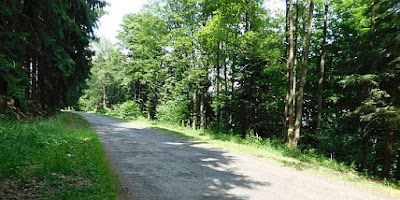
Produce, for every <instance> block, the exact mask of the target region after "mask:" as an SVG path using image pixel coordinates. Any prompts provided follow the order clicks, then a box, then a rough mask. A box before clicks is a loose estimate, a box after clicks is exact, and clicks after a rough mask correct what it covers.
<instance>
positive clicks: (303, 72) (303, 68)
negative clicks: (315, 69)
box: [289, 0, 314, 149]
mask: <svg viewBox="0 0 400 200" xmlns="http://www.w3.org/2000/svg"><path fill="white" fill-rule="evenodd" d="M303 8H304V9H305V3H303ZM313 11H314V0H311V1H310V9H309V13H308V29H307V35H303V37H305V38H303V45H304V47H303V55H302V56H303V58H302V66H301V76H300V86H299V92H298V97H297V107H296V122H295V125H294V126H295V131H294V136H293V139H292V141H291V143H289V147H290V148H292V149H293V148H297V143H298V141H299V138H300V127H301V119H302V115H303V97H304V87H305V83H306V78H307V67H308V54H309V48H310V40H311V31H312V23H313ZM303 18H304V17H303ZM303 23H305V21H304V22H303Z"/></svg>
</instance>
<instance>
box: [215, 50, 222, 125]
mask: <svg viewBox="0 0 400 200" xmlns="http://www.w3.org/2000/svg"><path fill="white" fill-rule="evenodd" d="M217 47H218V48H217V51H218V52H217V66H216V67H217V69H216V70H217V76H216V77H215V79H216V80H215V82H216V90H217V91H216V92H217V94H216V99H217V127H220V126H221V106H220V99H219V95H220V94H219V92H220V71H221V65H220V63H221V62H220V49H221V48H220V43H218V46H217Z"/></svg>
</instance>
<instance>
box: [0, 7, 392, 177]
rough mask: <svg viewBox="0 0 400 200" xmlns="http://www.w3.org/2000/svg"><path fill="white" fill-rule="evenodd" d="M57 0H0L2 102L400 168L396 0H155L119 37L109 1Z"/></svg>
mask: <svg viewBox="0 0 400 200" xmlns="http://www.w3.org/2000/svg"><path fill="white" fill-rule="evenodd" d="M29 2H31V4H29ZM47 2H48V3H49V4H51V5H46V4H42V3H38V2H37V1H24V2H23V3H22V2H21V1H16V0H13V1H8V2H7V3H0V16H1V18H2V19H5V20H1V21H0V33H1V37H0V38H1V44H2V47H3V48H1V49H0V66H1V68H0V95H1V96H2V100H1V101H0V102H2V106H1V112H3V113H10V112H18V113H21V114H22V115H24V113H25V114H26V113H39V114H41V113H51V112H52V111H54V110H57V109H61V108H65V107H67V106H74V107H75V108H76V109H81V110H84V111H96V112H103V113H118V114H120V115H122V116H123V117H133V118H137V117H145V118H148V119H150V120H158V121H161V122H166V123H170V124H175V125H177V126H186V127H191V128H193V129H209V130H214V131H218V132H221V133H224V134H230V135H239V136H241V137H242V138H252V137H256V138H258V139H260V140H268V139H271V140H272V139H273V140H279V141H282V142H285V143H286V145H287V148H289V149H299V150H300V151H315V152H317V153H319V154H321V155H325V156H326V157H331V158H333V159H335V160H338V161H340V162H343V163H346V164H347V165H349V166H351V167H353V168H354V169H356V170H358V171H359V172H362V173H366V174H369V175H374V176H378V177H382V178H386V179H388V180H400V135H399V131H400V129H399V128H400V107H399V106H400V87H399V86H400V31H399V29H400V1H399V0H296V1H294V0H286V10H285V11H284V12H282V13H277V12H274V11H272V10H271V9H270V8H269V4H270V2H269V1H263V0H155V1H151V3H149V4H147V5H146V6H145V7H144V8H143V9H142V11H141V12H140V13H136V14H129V15H126V16H125V17H124V20H123V23H122V25H121V30H120V32H119V35H118V44H117V45H114V44H112V43H111V42H110V41H107V40H105V39H96V38H95V37H94V35H93V26H94V25H95V23H96V19H97V18H98V17H99V16H101V15H102V14H104V13H103V12H102V9H101V8H102V7H104V6H105V5H106V3H105V2H103V1H96V0H88V1H86V2H88V4H85V3H84V2H85V1H80V0H75V1H67V2H68V3H66V2H65V1H47ZM66 5H68V6H66ZM49 6H50V7H51V8H53V9H50V10H49V9H45V8H47V7H49ZM77 13H80V14H79V15H77ZM78 16H79V17H78ZM44 18H45V19H48V20H43V19H44ZM21 24H22V25H21ZM91 41H92V42H91ZM90 42H91V43H90ZM89 43H90V47H89ZM93 52H96V54H94V53H93ZM89 75H90V76H89ZM85 80H86V81H85ZM82 94H83V95H82ZM7 104H12V106H10V105H8V106H7ZM10 108H12V109H10ZM10 110H14V111H10Z"/></svg>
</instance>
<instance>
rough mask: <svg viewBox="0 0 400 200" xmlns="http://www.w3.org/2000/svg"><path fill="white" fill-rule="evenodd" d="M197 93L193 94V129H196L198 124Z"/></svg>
mask: <svg viewBox="0 0 400 200" xmlns="http://www.w3.org/2000/svg"><path fill="white" fill-rule="evenodd" d="M196 111H197V91H196V90H195V91H194V92H193V111H192V128H193V129H196V122H197V112H196Z"/></svg>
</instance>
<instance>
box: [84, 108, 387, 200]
mask: <svg viewBox="0 0 400 200" xmlns="http://www.w3.org/2000/svg"><path fill="white" fill-rule="evenodd" d="M78 114H80V115H82V116H83V117H85V118H86V119H87V120H88V121H89V122H90V123H91V124H92V126H93V128H94V130H96V131H97V132H98V134H99V136H100V140H101V142H102V144H103V147H104V149H105V151H106V153H107V156H108V157H109V159H110V161H111V163H112V165H113V170H114V171H115V173H116V174H117V176H118V179H119V181H120V184H121V188H123V190H124V191H125V192H124V194H123V195H121V197H120V199H140V200H147V199H160V200H167V199H182V200H189V199H216V200H217V199H218V200H220V199H257V200H259V199H269V200H273V199H279V200H285V199H309V200H312V199H315V200H321V199H324V200H329V199H332V200H338V199H345V200H351V199H362V200H367V199H371V200H376V199H393V198H391V197H389V196H385V195H383V194H380V193H377V192H374V191H371V190H367V189H363V188H360V187H357V186H354V185H351V184H348V183H345V182H342V181H338V180H331V179H328V178H325V177H322V176H319V175H315V174H311V173H307V172H303V171H298V170H296V169H293V168H290V167H284V166H280V165H278V164H274V163H270V162H268V161H265V160H262V159H258V158H255V157H252V156H248V155H243V154H239V153H234V152H230V151H227V150H223V149H218V148H214V147H212V146H210V145H207V144H202V143H199V142H194V141H188V140H185V139H182V138H179V137H176V136H171V135H168V134H164V133H160V132H159V131H156V130H153V129H145V128H140V127H137V126H135V125H134V124H131V123H128V122H124V121H120V120H117V119H114V118H110V117H104V116H99V115H95V114H87V113H78Z"/></svg>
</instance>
